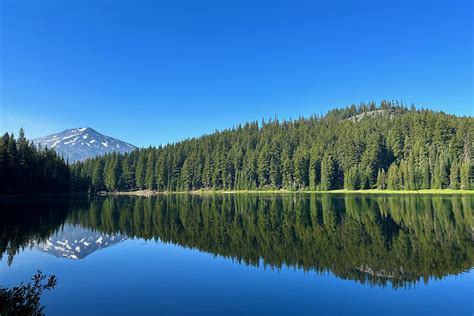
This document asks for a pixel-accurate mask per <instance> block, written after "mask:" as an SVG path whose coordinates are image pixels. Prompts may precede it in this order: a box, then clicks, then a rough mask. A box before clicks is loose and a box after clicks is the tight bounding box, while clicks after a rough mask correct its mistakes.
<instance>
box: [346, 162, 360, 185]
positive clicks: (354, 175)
mask: <svg viewBox="0 0 474 316" xmlns="http://www.w3.org/2000/svg"><path fill="white" fill-rule="evenodd" d="M358 174H359V173H358V168H357V166H352V167H351V168H350V169H349V170H347V171H346V172H345V173H344V189H346V190H357V189H359V175H358Z"/></svg>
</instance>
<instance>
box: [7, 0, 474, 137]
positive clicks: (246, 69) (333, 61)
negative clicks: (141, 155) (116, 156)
mask: <svg viewBox="0 0 474 316" xmlns="http://www.w3.org/2000/svg"><path fill="white" fill-rule="evenodd" d="M472 21H473V4H472V2H471V1H469V0H466V1H456V0H454V1H438V0H434V1H429V0H418V1H417V0H415V1H409V0H398V1H397V0H391V1H343V0H336V1H327V2H325V1H306V2H301V1H300V2H298V1H287V2H285V1H225V0H223V1H179V0H178V1H106V0H99V1H92V0H87V1H79V0H64V1H38V0H36V1H30V2H27V1H22V0H0V23H1V24H0V26H1V28H0V33H1V38H0V40H1V42H0V45H1V46H0V55H1V69H0V70H1V85H0V102H1V112H0V113H1V121H0V122H1V132H5V131H15V132H16V131H17V130H18V129H19V128H20V127H21V126H23V127H24V128H25V130H26V134H27V136H28V137H37V136H42V135H45V134H50V133H54V132H57V131H61V130H63V129H66V128H71V127H83V126H84V127H85V126H89V127H93V128H95V129H97V130H98V131H99V132H102V133H104V134H107V135H110V136H113V137H116V138H119V139H122V140H125V141H128V142H131V143H132V144H135V145H138V146H148V145H159V144H163V143H168V142H173V141H178V140H181V139H184V138H187V137H193V136H199V135H201V134H204V133H210V132H212V131H214V130H216V129H223V128H227V127H232V126H233V125H235V124H238V123H244V122H247V121H254V120H260V119H262V118H272V117H275V116H276V117H278V118H295V117H298V116H301V115H303V116H307V115H310V114H313V113H315V114H322V113H325V112H326V111H327V110H329V109H332V108H334V107H343V106H347V105H350V104H354V103H355V104H358V103H360V102H368V101H371V100H374V101H379V100H381V99H389V100H395V99H397V100H402V101H404V102H405V103H407V104H410V103H412V102H413V103H415V104H416V105H417V106H422V107H425V108H431V109H435V110H443V111H445V112H449V113H453V114H458V115H469V116H472V115H473V112H474V111H473V89H474V87H473V42H474V39H473V24H472V23H473V22H472Z"/></svg>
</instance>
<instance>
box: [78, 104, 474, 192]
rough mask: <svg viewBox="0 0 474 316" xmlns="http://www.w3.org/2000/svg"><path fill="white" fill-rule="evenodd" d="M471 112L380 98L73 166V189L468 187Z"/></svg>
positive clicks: (401, 188)
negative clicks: (463, 114) (461, 113)
mask: <svg viewBox="0 0 474 316" xmlns="http://www.w3.org/2000/svg"><path fill="white" fill-rule="evenodd" d="M473 129H474V119H473V118H472V117H456V116H453V115H448V114H445V113H440V112H433V111H430V110H417V109H415V108H414V106H412V107H411V109H408V108H406V107H405V106H403V105H402V104H399V103H398V102H386V101H382V102H381V103H380V105H378V106H376V105H375V104H374V103H370V104H362V105H359V106H351V107H348V108H345V109H338V110H333V111H331V112H329V113H327V114H326V115H324V116H312V117H309V118H299V119H296V120H289V121H278V120H271V121H267V122H263V121H262V123H260V124H259V123H258V122H252V123H247V124H245V125H243V126H241V125H238V126H235V127H234V128H232V129H228V130H224V131H219V132H215V133H213V134H211V135H205V136H202V137H199V138H192V139H187V140H184V141H181V142H178V143H175V144H169V145H165V146H160V147H158V148H155V147H149V148H146V149H139V150H135V151H133V152H131V153H127V154H109V155H106V156H103V157H99V158H94V159H90V160H86V161H84V162H80V163H76V164H73V165H72V166H71V173H72V179H73V190H76V191H87V190H89V191H101V190H107V191H115V190H118V191H123V190H141V189H150V190H159V191H169V190H171V191H175V190H197V189H224V190H244V189H281V188H284V189H289V190H302V189H304V190H333V189H342V188H345V189H351V190H354V189H372V188H378V189H394V190H416V189H430V188H434V189H444V188H451V189H471V188H472V187H471V186H472V176H470V173H471V169H472V168H471V165H470V164H471V163H472V150H473V145H472V142H473V132H474V131H473Z"/></svg>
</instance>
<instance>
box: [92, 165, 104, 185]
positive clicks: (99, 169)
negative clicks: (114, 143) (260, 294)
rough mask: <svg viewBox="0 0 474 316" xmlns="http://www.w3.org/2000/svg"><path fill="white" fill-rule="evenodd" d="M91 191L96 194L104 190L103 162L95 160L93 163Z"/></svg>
mask: <svg viewBox="0 0 474 316" xmlns="http://www.w3.org/2000/svg"><path fill="white" fill-rule="evenodd" d="M91 185H92V190H93V191H94V192H98V191H101V190H103V189H104V164H103V160H101V159H96V160H95V161H94V169H93V170H92V183H91Z"/></svg>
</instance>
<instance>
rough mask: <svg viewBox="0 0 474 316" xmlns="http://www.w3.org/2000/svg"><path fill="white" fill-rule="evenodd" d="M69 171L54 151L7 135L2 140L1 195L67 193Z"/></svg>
mask: <svg viewBox="0 0 474 316" xmlns="http://www.w3.org/2000/svg"><path fill="white" fill-rule="evenodd" d="M70 188H71V176H70V169H69V167H68V165H67V163H66V162H65V161H64V159H63V158H62V157H60V156H58V155H57V154H56V152H55V151H54V150H53V149H48V148H41V147H36V146H35V145H33V143H32V142H29V141H28V140H27V139H26V138H25V134H24V132H23V129H21V130H20V133H19V136H18V138H16V139H15V137H14V135H13V134H8V133H5V134H4V135H3V136H2V138H1V139H0V194H12V193H15V194H16V193H65V192H69V191H70Z"/></svg>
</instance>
